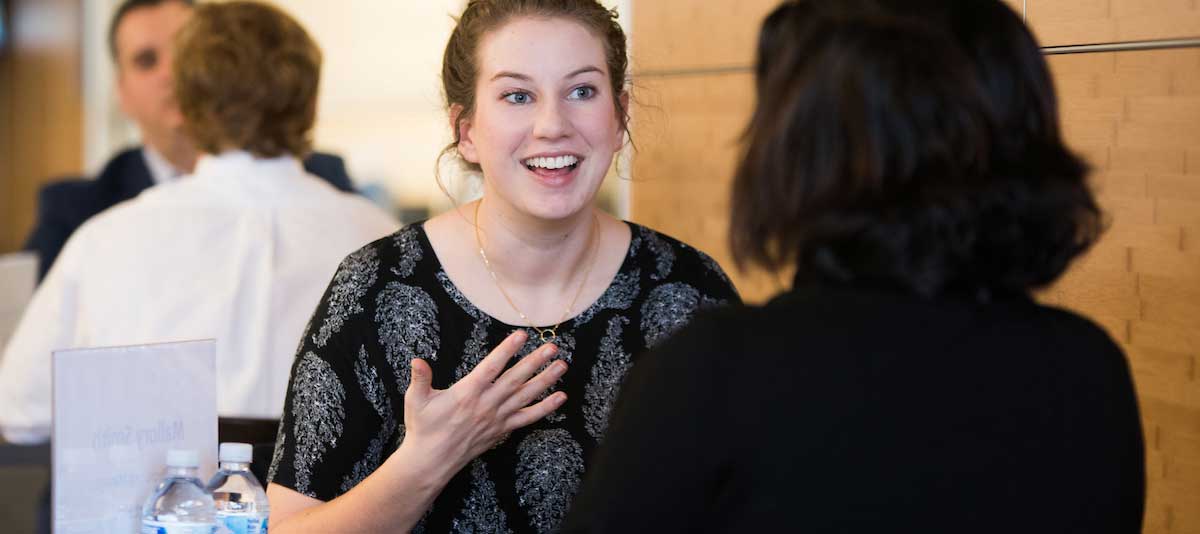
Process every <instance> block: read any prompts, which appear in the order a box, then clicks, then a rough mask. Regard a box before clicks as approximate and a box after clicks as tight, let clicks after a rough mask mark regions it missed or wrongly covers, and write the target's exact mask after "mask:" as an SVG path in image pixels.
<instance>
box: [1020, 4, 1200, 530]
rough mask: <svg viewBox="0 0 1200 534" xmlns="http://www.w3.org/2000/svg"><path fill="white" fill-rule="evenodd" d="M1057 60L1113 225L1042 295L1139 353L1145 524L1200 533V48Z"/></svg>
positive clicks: (1075, 126) (1072, 131)
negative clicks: (1199, 86)
mask: <svg viewBox="0 0 1200 534" xmlns="http://www.w3.org/2000/svg"><path fill="white" fill-rule="evenodd" d="M1039 1H1040V0H1039ZM1156 3H1158V4H1163V5H1166V4H1167V3H1166V2H1156ZM1079 4H1080V5H1083V4H1082V3H1079ZM1118 5H1119V3H1118V2H1117V1H1116V0H1114V4H1113V7H1114V8H1116V7H1118ZM1172 5H1177V4H1172ZM1120 9H1123V10H1126V11H1131V12H1132V11H1133V10H1134V7H1132V6H1130V5H1124V7H1121V8H1120ZM1031 10H1032V8H1031ZM1050 66H1051V69H1052V71H1053V74H1054V77H1055V80H1056V83H1057V84H1058V87H1059V88H1060V89H1064V90H1063V91H1062V93H1063V94H1062V95H1061V98H1062V110H1063V128H1064V132H1066V135H1067V138H1068V141H1069V142H1070V143H1072V144H1073V145H1074V146H1076V147H1086V148H1085V150H1082V151H1081V152H1083V153H1084V154H1085V155H1086V157H1087V158H1088V159H1089V161H1090V162H1091V164H1092V165H1093V166H1094V168H1095V174H1094V175H1093V176H1092V183H1093V184H1094V187H1095V188H1096V190H1097V192H1098V196H1099V198H1100V200H1101V204H1102V206H1103V208H1104V209H1105V211H1106V213H1107V215H1108V217H1109V221H1110V222H1109V224H1110V226H1109V229H1108V231H1107V232H1106V233H1105V234H1104V236H1103V237H1102V238H1101V241H1100V243H1099V244H1098V245H1097V246H1096V248H1095V249H1094V250H1092V251H1091V252H1090V253H1089V254H1088V255H1087V256H1086V257H1084V258H1083V259H1082V260H1081V261H1079V262H1078V263H1077V264H1076V265H1075V266H1073V267H1072V269H1071V271H1070V272H1068V274H1067V275H1066V276H1065V277H1064V278H1063V279H1062V280H1060V281H1059V283H1058V284H1056V285H1055V286H1054V287H1052V288H1051V289H1050V290H1048V291H1047V292H1046V293H1045V294H1044V295H1043V299H1044V300H1046V301H1048V302H1051V303H1054V304H1057V305H1060V306H1064V307H1066V308H1070V309H1073V310H1076V311H1079V312H1081V313H1084V314H1086V315H1088V316H1089V317H1092V318H1094V319H1096V320H1097V322H1098V323H1100V324H1101V325H1102V326H1104V327H1105V328H1106V329H1107V330H1108V331H1109V333H1110V334H1111V335H1112V336H1113V338H1114V339H1116V340H1117V341H1118V342H1119V343H1120V344H1121V346H1122V348H1123V349H1124V350H1125V352H1126V354H1127V355H1128V356H1129V360H1130V365H1131V366H1132V368H1133V373H1134V380H1135V382H1136V384H1137V388H1138V395H1139V399H1140V402H1141V407H1142V420H1143V426H1144V430H1145V432H1146V435H1147V442H1146V447H1147V451H1148V454H1147V483H1148V488H1147V491H1148V498H1147V512H1146V528H1145V531H1146V532H1147V533H1182V532H1200V514H1198V513H1196V511H1197V510H1200V468H1198V466H1200V381H1198V378H1200V377H1197V369H1196V367H1197V365H1198V363H1200V362H1198V361H1197V360H1200V165H1192V164H1191V163H1192V162H1193V161H1200V160H1197V159H1196V154H1200V98H1198V96H1197V93H1196V85H1195V84H1192V83H1190V80H1192V79H1194V78H1196V77H1197V73H1200V50H1196V49H1181V50H1166V51H1152V52H1120V53H1106V54H1087V55H1077V56H1054V57H1051V58H1050ZM1180 80H1184V81H1187V82H1189V83H1179V81H1180Z"/></svg>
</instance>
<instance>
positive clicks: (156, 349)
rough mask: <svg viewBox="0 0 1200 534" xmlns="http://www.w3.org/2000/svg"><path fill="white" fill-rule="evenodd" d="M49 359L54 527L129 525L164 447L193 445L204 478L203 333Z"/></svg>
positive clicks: (207, 363) (207, 434)
mask: <svg viewBox="0 0 1200 534" xmlns="http://www.w3.org/2000/svg"><path fill="white" fill-rule="evenodd" d="M53 360H54V363H53V395H54V419H53V430H52V433H51V455H52V457H53V488H54V489H53V493H54V501H53V502H54V511H53V518H54V532H55V533H56V534H75V533H110V532H111V533H121V534H127V533H130V532H138V531H139V530H140V521H141V507H142V503H143V502H144V501H145V499H146V498H147V497H148V496H149V495H150V493H151V491H152V490H153V489H154V486H155V484H156V483H157V482H158V480H159V478H161V477H162V475H163V469H164V466H165V465H166V458H167V450H169V449H194V450H196V451H197V452H199V453H200V477H201V478H202V479H203V480H205V481H207V480H208V477H211V476H212V474H213V473H214V472H215V471H216V465H217V393H216V391H217V382H216V380H217V379H216V344H215V343H214V342H213V341H212V340H205V341H187V342H181V343H163V344H155V345H138V346H130V347H111V348H98V349H73V350H63V351H58V352H55V353H54V355H53Z"/></svg>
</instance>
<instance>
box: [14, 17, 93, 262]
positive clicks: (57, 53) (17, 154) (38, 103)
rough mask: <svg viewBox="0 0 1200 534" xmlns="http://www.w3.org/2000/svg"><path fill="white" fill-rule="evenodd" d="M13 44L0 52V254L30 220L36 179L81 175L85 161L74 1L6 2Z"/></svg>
mask: <svg viewBox="0 0 1200 534" xmlns="http://www.w3.org/2000/svg"><path fill="white" fill-rule="evenodd" d="M10 9H11V14H12V18H11V23H12V25H11V31H12V34H11V35H10V37H11V38H12V40H11V42H10V43H9V44H10V45H11V48H10V49H9V50H7V51H6V52H5V54H4V55H3V56H2V57H0V73H3V76H2V77H0V86H3V89H0V110H3V111H2V112H3V115H0V145H3V148H0V155H3V156H4V157H3V158H0V182H3V183H4V185H3V188H2V189H0V190H2V191H3V193H4V196H3V198H0V252H7V251H13V250H17V249H18V248H19V247H20V246H21V245H22V242H23V240H24V238H25V236H26V235H27V234H28V232H29V230H30V228H31V227H32V225H33V221H34V217H35V215H36V209H37V203H36V195H37V191H38V188H40V187H41V185H42V184H43V183H45V182H47V181H49V180H51V179H53V178H55V177H58V176H61V175H64V174H79V173H80V171H81V170H82V169H81V166H82V159H83V124H82V117H83V95H82V83H81V76H82V64H81V60H80V50H79V36H80V33H81V32H80V21H81V9H82V8H81V5H80V4H79V0H16V1H14V2H11V3H10Z"/></svg>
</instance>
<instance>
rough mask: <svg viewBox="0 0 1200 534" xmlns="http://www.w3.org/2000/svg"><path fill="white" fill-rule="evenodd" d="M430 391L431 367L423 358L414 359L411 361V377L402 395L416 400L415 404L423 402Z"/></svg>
mask: <svg viewBox="0 0 1200 534" xmlns="http://www.w3.org/2000/svg"><path fill="white" fill-rule="evenodd" d="M432 392H433V369H431V368H430V367H429V364H428V363H426V362H425V360H422V359H420V358H416V359H414V360H413V361H412V377H411V379H410V380H409V382H408V390H407V391H405V393H404V397H405V398H406V399H411V400H413V401H416V402H417V404H425V400H426V399H428V398H429V394H430V393H432Z"/></svg>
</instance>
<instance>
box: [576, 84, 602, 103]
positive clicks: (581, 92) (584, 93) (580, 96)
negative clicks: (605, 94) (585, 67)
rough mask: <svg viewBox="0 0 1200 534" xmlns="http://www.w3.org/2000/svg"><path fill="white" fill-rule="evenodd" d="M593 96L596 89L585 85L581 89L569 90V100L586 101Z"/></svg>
mask: <svg viewBox="0 0 1200 534" xmlns="http://www.w3.org/2000/svg"><path fill="white" fill-rule="evenodd" d="M595 95H596V89H595V88H594V87H589V86H586V85H585V86H583V87H576V88H574V89H572V90H571V98H572V99H575V100H587V99H589V98H591V97H593V96H595Z"/></svg>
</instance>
